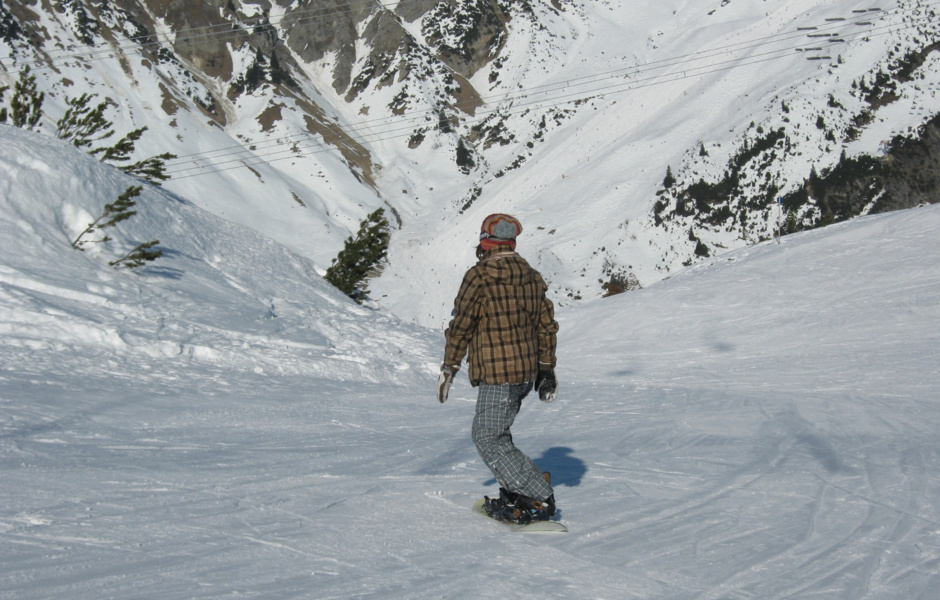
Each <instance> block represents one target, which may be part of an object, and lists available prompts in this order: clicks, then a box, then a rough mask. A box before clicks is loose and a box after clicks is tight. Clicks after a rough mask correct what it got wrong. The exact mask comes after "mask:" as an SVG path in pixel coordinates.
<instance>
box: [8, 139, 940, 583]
mask: <svg viewBox="0 0 940 600" xmlns="http://www.w3.org/2000/svg"><path fill="white" fill-rule="evenodd" d="M135 183H137V181H136V180H135V179H133V178H131V177H129V176H128V175H126V174H123V173H122V172H120V171H119V170H117V169H115V168H113V167H111V166H108V165H104V164H101V163H100V162H99V161H97V160H96V159H94V158H93V157H90V156H89V155H87V154H86V153H84V152H82V151H80V150H78V149H76V148H74V147H72V146H71V145H69V144H68V143H66V142H64V141H62V140H55V139H52V138H50V137H49V136H43V135H40V134H37V133H34V132H29V131H24V130H22V129H18V128H14V127H9V126H0V246H2V252H0V598H2V599H4V600H6V599H11V600H12V599H16V600H30V599H43V600H48V599H63V600H64V599H68V600H84V599H98V598H161V599H166V600H173V599H181V600H182V599H186V600H192V599H194V598H195V599H203V598H205V599H208V598H230V597H242V598H264V599H280V598H393V599H409V600H413V599H432V598H460V599H467V600H471V599H474V600H475V599H478V598H494V599H496V598H500V599H501V598H528V597H533V598H558V599H566V600H568V599H581V598H585V599H587V598H591V599H594V598H645V599H670V600H673V599H686V598H689V599H691V598H698V599H701V598H716V599H717V598H742V597H751V598H767V599H778V598H779V599H782V598H817V597H824V598H838V599H845V600H848V599H852V600H859V599H869V600H874V599H884V600H888V599H891V600H893V599H896V598H912V599H915V598H916V599H921V598H922V599H925V600H926V599H928V598H932V597H934V596H935V595H936V590H937V589H938V586H940V569H938V564H940V543H938V538H940V520H938V516H937V511H938V506H940V486H938V482H937V478H936V476H935V474H936V473H937V472H938V470H940V440H938V436H937V431H938V429H940V404H938V400H937V399H938V397H940V380H938V378H937V374H936V365H937V363H938V360H940V351H938V350H940V300H938V298H940V247H938V245H937V243H936V232H937V231H938V228H940V206H928V207H921V208H914V209H910V210H904V211H897V212H893V213H890V214H883V215H873V216H867V217H863V218H860V219H856V220H853V221H849V222H845V223H839V224H837V225H834V226H831V227H827V228H823V229H817V230H814V231H809V232H802V233H798V234H795V235H791V236H787V237H784V238H782V239H780V240H779V242H778V241H773V240H771V241H768V242H763V243H759V244H756V245H752V246H749V247H747V248H742V249H738V250H736V251H730V252H728V253H725V254H723V255H722V256H720V257H710V258H708V259H705V260H704V261H703V262H702V263H701V264H698V265H695V266H693V267H691V268H689V269H684V270H681V271H680V272H677V273H673V274H671V275H670V276H669V277H668V278H667V279H665V280H662V281H659V282H657V283H656V284H653V285H650V286H648V287H646V288H645V289H642V290H638V291H635V292H631V293H629V294H622V295H619V296H617V297H614V298H608V299H604V300H597V301H594V302H585V303H581V304H579V305H578V306H569V307H562V308H561V309H559V311H558V313H557V316H558V319H559V321H560V324H561V331H560V339H559V366H558V375H559V380H560V393H559V398H558V399H557V400H556V401H555V402H554V403H552V404H543V403H541V402H538V401H537V400H535V399H534V398H529V399H527V400H526V401H525V404H524V407H523V410H522V412H521V413H520V415H519V418H518V419H517V421H516V425H515V427H514V439H515V441H516V443H517V444H519V445H520V446H521V447H522V448H524V449H525V450H526V451H527V452H528V453H529V454H530V455H531V456H533V458H534V459H535V460H536V461H537V462H538V464H539V465H540V466H541V467H543V468H544V469H547V470H549V471H551V472H552V473H553V482H554V484H555V489H556V497H557V499H558V503H559V508H560V511H561V512H560V518H561V519H562V520H563V521H564V522H565V523H566V524H567V525H568V527H569V533H566V534H563V535H558V536H550V537H546V536H528V535H521V534H514V533H511V532H509V531H507V530H506V528H505V527H504V526H503V525H501V524H499V523H495V522H491V521H487V520H486V519H484V518H482V517H480V516H479V515H476V514H474V513H472V512H471V510H470V508H469V507H470V506H471V504H472V503H473V501H474V500H476V499H477V498H479V497H480V496H482V495H483V494H487V493H493V492H495V490H496V484H495V482H494V481H493V480H492V477H491V475H490V473H489V472H488V470H487V469H486V467H485V466H484V465H483V463H482V462H481V461H480V460H479V459H478V457H477V455H476V451H475V449H474V447H473V443H472V441H471V439H470V424H471V421H472V418H473V406H474V398H475V394H474V391H473V390H472V389H471V388H470V387H469V385H468V383H467V381H466V378H465V377H464V376H463V374H462V373H461V375H460V377H459V378H458V380H457V382H456V383H455V385H454V388H453V390H452V393H451V399H450V400H448V402H447V403H446V404H444V405H440V404H439V403H438V402H437V400H436V399H435V397H434V382H435V381H436V371H437V369H438V367H439V361H440V358H441V356H440V353H441V352H442V350H443V340H442V336H441V335H440V334H439V333H438V332H436V331H433V330H430V329H426V328H421V327H418V326H416V325H411V324H406V323H404V322H402V321H399V320H397V319H395V318H392V317H390V316H387V315H386V314H385V313H384V312H383V311H375V310H371V309H367V308H364V307H361V306H359V305H357V304H355V303H354V302H353V301H352V300H350V299H348V298H346V297H344V296H343V295H342V294H340V293H339V292H337V291H336V290H335V289H333V288H332V287H330V286H328V285H327V284H326V283H324V282H323V281H322V280H321V279H320V278H319V276H318V275H317V273H316V271H315V269H314V265H313V263H312V261H310V260H309V259H307V258H305V257H303V256H301V255H300V254H298V253H297V252H295V251H292V250H290V249H288V248H287V247H285V246H284V245H282V244H279V243H277V242H274V241H272V240H270V239H269V238H265V237H263V236H261V235H260V234H258V233H257V232H256V231H255V230H253V229H251V228H247V227H243V226H240V225H236V224H233V223H232V220H228V219H224V218H220V217H218V216H216V215H213V214H211V213H209V212H207V211H205V210H203V209H200V208H198V207H196V206H194V205H193V203H191V202H189V201H188V200H186V199H184V198H182V197H180V196H178V195H176V194H174V193H172V192H169V191H165V190H160V189H159V188H154V187H147V188H146V189H144V190H143V191H142V193H141V195H140V196H139V197H138V198H137V204H136V207H135V208H136V209H137V210H138V211H139V212H138V214H137V215H135V216H134V217H133V218H131V219H128V220H126V221H123V222H120V223H117V224H116V225H115V226H114V227H112V228H109V229H108V230H107V231H108V232H109V237H110V238H112V239H111V240H110V241H107V242H101V243H91V242H89V243H88V244H85V250H84V251H78V250H76V249H74V248H73V247H72V243H71V242H72V240H74V239H75V237H76V236H77V235H78V234H79V233H80V232H81V231H82V230H83V229H84V228H85V227H86V226H87V224H88V222H89V221H90V220H91V219H93V218H94V217H95V216H96V215H98V214H99V212H100V211H101V209H102V206H103V205H104V204H105V203H107V202H112V201H113V200H114V198H115V197H116V196H118V195H119V194H120V193H121V192H122V191H123V190H125V189H126V188H127V187H129V186H132V185H134V184H135ZM236 216H238V217H242V218H244V217H243V215H236ZM233 220H237V219H233ZM157 238H159V240H160V243H159V244H158V246H157V248H159V249H161V250H162V251H163V253H164V254H163V256H162V257H161V258H160V259H158V260H156V261H154V262H151V263H148V264H146V265H144V266H142V267H140V268H137V269H133V270H131V269H125V268H117V269H116V268H114V267H111V266H109V265H108V263H109V262H111V261H113V260H115V259H116V258H118V257H120V256H122V255H123V254H124V253H125V252H126V251H127V250H128V249H129V248H131V247H133V246H134V245H135V244H138V243H140V242H145V241H148V240H154V239H157ZM93 239H101V238H100V232H99V235H96V236H94V237H93Z"/></svg>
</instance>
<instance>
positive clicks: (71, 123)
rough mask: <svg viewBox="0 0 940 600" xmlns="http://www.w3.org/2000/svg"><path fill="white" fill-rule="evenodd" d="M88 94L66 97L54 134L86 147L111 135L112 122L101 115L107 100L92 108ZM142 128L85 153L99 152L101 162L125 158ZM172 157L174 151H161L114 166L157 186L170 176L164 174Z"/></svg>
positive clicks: (97, 153)
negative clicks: (110, 143)
mask: <svg viewBox="0 0 940 600" xmlns="http://www.w3.org/2000/svg"><path fill="white" fill-rule="evenodd" d="M92 98H94V96H92V95H89V94H82V95H81V96H79V97H78V98H73V99H69V100H68V101H67V102H68V105H69V108H68V109H67V110H66V111H65V115H63V116H62V118H61V119H59V122H58V123H57V124H56V126H57V132H56V136H57V137H59V138H62V139H66V140H69V141H71V142H72V143H73V144H75V145H76V146H77V147H79V148H87V147H91V146H92V145H93V144H96V143H97V142H100V141H102V140H104V139H106V138H109V137H111V136H112V135H114V128H113V125H112V123H111V122H110V121H108V120H107V119H106V118H105V116H104V111H105V109H106V108H107V107H108V102H107V101H104V102H100V103H98V104H97V105H96V106H95V107H93V108H92V107H90V106H89V102H90V101H91V100H92ZM145 131H147V128H146V127H141V128H140V129H135V130H134V131H131V132H130V133H128V134H127V135H125V136H124V137H123V138H121V139H120V140H118V142H117V143H115V144H114V145H112V146H99V147H97V148H93V149H91V150H89V153H90V154H92V155H99V154H100V155H101V157H100V160H101V161H102V162H115V161H117V162H123V161H128V160H130V156H131V154H132V153H133V152H134V148H135V146H136V144H137V141H138V140H139V139H140V138H141V136H142V135H143V134H144V132H145ZM174 158H176V155H175V154H171V153H169V152H164V153H163V154H158V155H156V156H151V157H150V158H147V159H144V160H141V161H138V162H136V163H133V164H130V165H124V166H120V167H118V168H119V169H121V170H122V171H124V172H125V173H128V174H130V175H135V176H137V177H140V178H142V179H146V180H147V181H149V182H150V183H152V184H154V185H157V186H159V185H160V184H161V182H164V181H166V180H167V179H169V178H170V176H169V175H167V174H166V161H168V160H172V159H174Z"/></svg>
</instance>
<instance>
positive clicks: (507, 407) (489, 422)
mask: <svg viewBox="0 0 940 600" xmlns="http://www.w3.org/2000/svg"><path fill="white" fill-rule="evenodd" d="M531 389H532V384H531V383H522V384H511V383H507V384H503V385H488V384H485V383H483V384H480V393H479V395H478V396H477V409H476V416H474V418H473V443H474V444H476V446H477V451H478V452H479V453H480V457H481V458H482V459H483V462H485V463H486V466H488V467H489V468H490V471H492V472H493V475H495V476H496V480H497V481H498V482H499V485H500V486H502V487H504V488H506V489H507V490H508V491H510V492H516V493H518V494H523V495H525V496H529V497H530V498H535V499H536V500H545V499H547V498H548V497H549V496H551V495H552V488H551V486H550V485H548V483H546V482H545V479H544V478H543V477H542V471H541V470H540V469H539V468H538V467H537V466H535V463H534V462H532V459H530V458H529V457H528V456H526V455H525V454H523V453H522V451H521V450H519V449H518V448H516V447H515V446H514V445H513V443H512V433H510V431H509V428H510V427H512V423H513V421H514V420H515V419H516V415H517V414H518V413H519V409H520V408H521V407H522V399H523V398H525V396H526V394H528V393H529V390H531Z"/></svg>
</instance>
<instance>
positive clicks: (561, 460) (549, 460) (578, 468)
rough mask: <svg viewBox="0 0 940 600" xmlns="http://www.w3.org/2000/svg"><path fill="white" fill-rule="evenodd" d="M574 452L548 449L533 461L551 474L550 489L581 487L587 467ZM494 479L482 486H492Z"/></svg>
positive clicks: (565, 449)
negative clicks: (560, 486) (562, 486)
mask: <svg viewBox="0 0 940 600" xmlns="http://www.w3.org/2000/svg"><path fill="white" fill-rule="evenodd" d="M573 453H574V450H572V449H571V448H567V447H565V446H559V447H556V448H549V449H548V450H546V451H545V452H543V453H542V456H540V457H538V458H536V459H534V461H535V464H537V465H538V466H539V468H540V469H542V470H543V471H548V472H549V473H551V474H552V487H557V486H559V485H564V486H567V487H577V486H579V485H581V479H582V478H583V477H584V474H585V473H587V465H586V464H585V463H584V461H583V460H581V459H580V458H578V457H577V456H574V455H573ZM495 483H496V479H490V480H489V481H486V482H484V484H483V485H494V484H495Z"/></svg>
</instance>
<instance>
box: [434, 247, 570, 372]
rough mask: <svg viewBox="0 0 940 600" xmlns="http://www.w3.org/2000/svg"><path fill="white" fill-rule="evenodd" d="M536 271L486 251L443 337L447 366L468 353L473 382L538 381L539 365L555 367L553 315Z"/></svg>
mask: <svg viewBox="0 0 940 600" xmlns="http://www.w3.org/2000/svg"><path fill="white" fill-rule="evenodd" d="M546 289H548V287H547V286H546V285H545V281H544V280H543V279H542V276H541V275H540V274H539V272H538V271H536V270H535V269H533V268H532V267H531V266H529V263H527V262H526V261H525V259H523V258H522V257H521V256H519V255H518V254H516V253H515V252H511V251H507V249H504V248H496V249H493V250H491V251H490V252H488V253H487V254H486V255H485V256H484V257H483V258H482V259H481V260H480V261H479V262H478V263H477V264H476V265H474V266H473V267H471V268H470V270H468V271H467V273H466V275H464V278H463V283H461V284H460V291H459V292H458V293H457V299H456V300H455V301H454V318H453V320H451V322H450V325H449V326H448V328H447V331H445V332H444V336H445V338H446V340H447V346H446V348H445V350H444V365H445V366H456V365H460V363H461V361H462V360H463V357H464V356H465V355H466V354H467V353H468V351H469V355H470V356H469V362H470V372H469V375H470V383H471V384H472V385H473V386H477V385H479V384H480V383H488V384H501V383H524V382H528V381H534V380H535V375H536V374H537V373H538V369H539V363H542V364H543V368H544V366H550V367H552V368H554V366H555V344H556V340H555V334H556V333H557V332H558V323H556V322H555V310H554V306H553V305H552V302H551V300H549V299H548V298H546V297H545V291H546Z"/></svg>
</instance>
